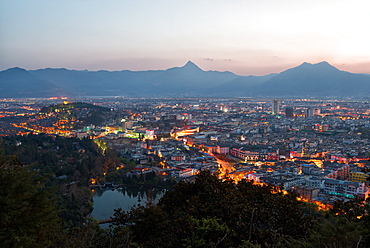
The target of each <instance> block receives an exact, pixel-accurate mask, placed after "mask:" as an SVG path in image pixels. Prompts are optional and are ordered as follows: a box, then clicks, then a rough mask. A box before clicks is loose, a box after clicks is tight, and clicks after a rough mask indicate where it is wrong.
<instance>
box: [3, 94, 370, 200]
mask: <svg viewBox="0 0 370 248" xmlns="http://www.w3.org/2000/svg"><path fill="white" fill-rule="evenodd" d="M80 100H81V99H78V100H76V101H80ZM83 100H84V101H85V102H89V103H90V104H92V106H99V107H102V109H103V108H104V110H105V112H104V115H103V116H102V117H99V118H101V123H99V121H98V122H97V123H95V125H94V124H90V125H86V126H84V125H83V119H84V118H86V116H88V115H90V116H91V115H92V114H91V110H90V108H91V106H88V104H86V106H84V105H81V106H78V103H77V104H76V103H75V104H74V103H73V102H71V103H70V102H69V101H68V99H58V98H57V99H29V100H7V99H4V100H2V101H1V112H0V115H1V117H2V118H1V129H0V135H1V136H10V135H23V136H25V135H30V134H40V133H46V134H49V135H60V136H64V137H77V138H89V139H99V140H101V141H102V142H104V143H106V144H107V146H108V147H110V148H112V149H114V150H115V151H117V152H118V153H120V154H121V155H122V156H124V157H125V158H127V159H129V160H132V161H135V162H136V164H137V166H136V167H135V168H134V169H133V170H132V171H129V172H127V174H129V175H131V174H137V175H142V174H143V173H150V172H154V173H156V174H157V175H158V176H161V177H164V178H165V177H172V178H174V179H176V180H193V178H194V177H195V176H196V175H197V174H198V173H199V171H201V170H210V171H211V172H214V173H218V174H219V177H220V178H222V177H226V176H227V177H229V178H231V179H232V180H235V181H239V180H241V179H246V180H249V181H252V180H253V182H255V183H265V184H273V185H276V186H279V187H281V189H284V190H291V191H294V192H297V193H298V194H299V195H300V196H301V198H302V200H306V201H309V202H319V203H323V204H331V205H332V204H333V203H334V202H335V201H336V200H344V201H347V200H349V199H353V198H356V197H359V198H361V199H363V200H365V199H366V198H367V197H368V196H369V193H370V189H369V185H368V182H369V176H370V174H369V173H370V161H369V160H370V154H369V151H370V143H369V135H370V133H369V130H370V107H369V102H367V101H363V100H316V99H272V100H271V99H241V98H239V99H208V98H203V99H202V98H194V99H192V98H188V99H129V98H96V99H83ZM52 104H60V105H59V107H55V108H51V109H50V108H49V110H48V111H45V105H52ZM55 106H58V105H55ZM92 123H94V122H92ZM107 172H109V171H104V172H103V173H107ZM98 176H101V175H98ZM92 180H94V182H96V180H95V179H93V178H92ZM366 182H367V183H366ZM112 183H114V182H112Z"/></svg>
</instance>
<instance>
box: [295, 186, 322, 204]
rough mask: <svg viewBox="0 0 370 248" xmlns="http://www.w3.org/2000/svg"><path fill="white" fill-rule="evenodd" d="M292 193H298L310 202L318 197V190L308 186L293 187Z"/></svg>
mask: <svg viewBox="0 0 370 248" xmlns="http://www.w3.org/2000/svg"><path fill="white" fill-rule="evenodd" d="M292 189H293V191H294V192H296V193H298V194H299V195H300V196H301V197H302V198H303V199H305V200H308V201H312V200H313V198H315V197H317V196H318V195H319V189H317V188H314V187H310V186H293V187H292Z"/></svg>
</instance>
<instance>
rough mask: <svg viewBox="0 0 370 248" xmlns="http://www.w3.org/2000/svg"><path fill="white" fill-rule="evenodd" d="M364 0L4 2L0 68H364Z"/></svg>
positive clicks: (369, 61)
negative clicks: (312, 65) (307, 65)
mask: <svg viewBox="0 0 370 248" xmlns="http://www.w3.org/2000/svg"><path fill="white" fill-rule="evenodd" d="M368 7H370V3H369V2H367V1H364V0H359V1H347V0H341V1H332V0H326V1H316V0H315V1H310V2H309V3H308V2H303V1H291V0H287V1H282V2H276V1H271V0H265V1H236V0H233V1H227V2H226V1H206V0H205V1H201V2H199V1H198V2H197V1H186V2H185V1H176V2H171V1H145V0H142V1H132V2H130V1H116V0H113V1H109V2H104V1H100V0H97V1H76V0H68V1H63V2H62V1H60V2H59V1H44V0H42V1H37V2H35V1H29V0H20V1H17V2H14V1H9V0H3V1H1V2H0V30H1V31H0V35H1V39H0V53H1V55H2V56H1V60H0V70H5V69H8V68H11V67H22V68H25V69H28V70H32V69H39V68H47V67H52V68H67V69H76V70H84V69H87V70H110V71H116V70H133V71H141V70H163V69H168V68H171V67H174V66H183V65H184V64H185V63H186V61H188V60H190V61H193V62H194V63H195V64H197V65H198V66H199V67H200V68H201V69H203V70H205V71H207V70H218V71H231V72H233V73H235V74H238V75H266V74H269V73H279V72H282V71H284V70H286V69H289V68H291V67H294V66H298V65H300V64H302V63H303V62H309V63H318V62H321V61H327V62H329V63H330V64H332V65H333V66H335V67H337V68H338V69H340V70H345V71H349V72H353V73H370V50H369V49H367V46H368V45H367V44H369V43H370V34H369V33H367V32H365V30H364V29H363V27H366V26H368V25H370V18H369V17H368V15H367V10H368V9H369V8H368Z"/></svg>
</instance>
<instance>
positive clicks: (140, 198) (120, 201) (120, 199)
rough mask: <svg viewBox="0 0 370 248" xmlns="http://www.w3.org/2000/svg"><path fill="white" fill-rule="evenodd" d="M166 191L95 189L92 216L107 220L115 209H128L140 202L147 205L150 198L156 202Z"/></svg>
mask: <svg viewBox="0 0 370 248" xmlns="http://www.w3.org/2000/svg"><path fill="white" fill-rule="evenodd" d="M164 193H165V190H161V189H151V190H141V189H136V188H134V189H115V190H110V189H95V191H94V196H93V201H94V210H93V211H92V213H91V217H93V218H95V219H97V220H106V219H109V218H111V217H112V216H113V213H114V209H118V208H122V209H123V210H125V211H128V210H130V209H131V208H132V207H133V206H135V205H138V204H140V205H142V206H145V203H146V202H148V201H149V200H152V202H154V203H156V202H158V200H159V199H160V198H161V197H162V196H163V194H164Z"/></svg>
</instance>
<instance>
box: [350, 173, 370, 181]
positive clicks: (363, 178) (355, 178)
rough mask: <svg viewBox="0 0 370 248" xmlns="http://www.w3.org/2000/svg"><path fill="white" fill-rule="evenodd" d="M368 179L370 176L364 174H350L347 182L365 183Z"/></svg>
mask: <svg viewBox="0 0 370 248" xmlns="http://www.w3.org/2000/svg"><path fill="white" fill-rule="evenodd" d="M368 177H370V175H369V174H366V173H364V172H351V174H350V177H349V180H350V181H351V182H360V183H362V182H365V181H366V179H367V178H368Z"/></svg>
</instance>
